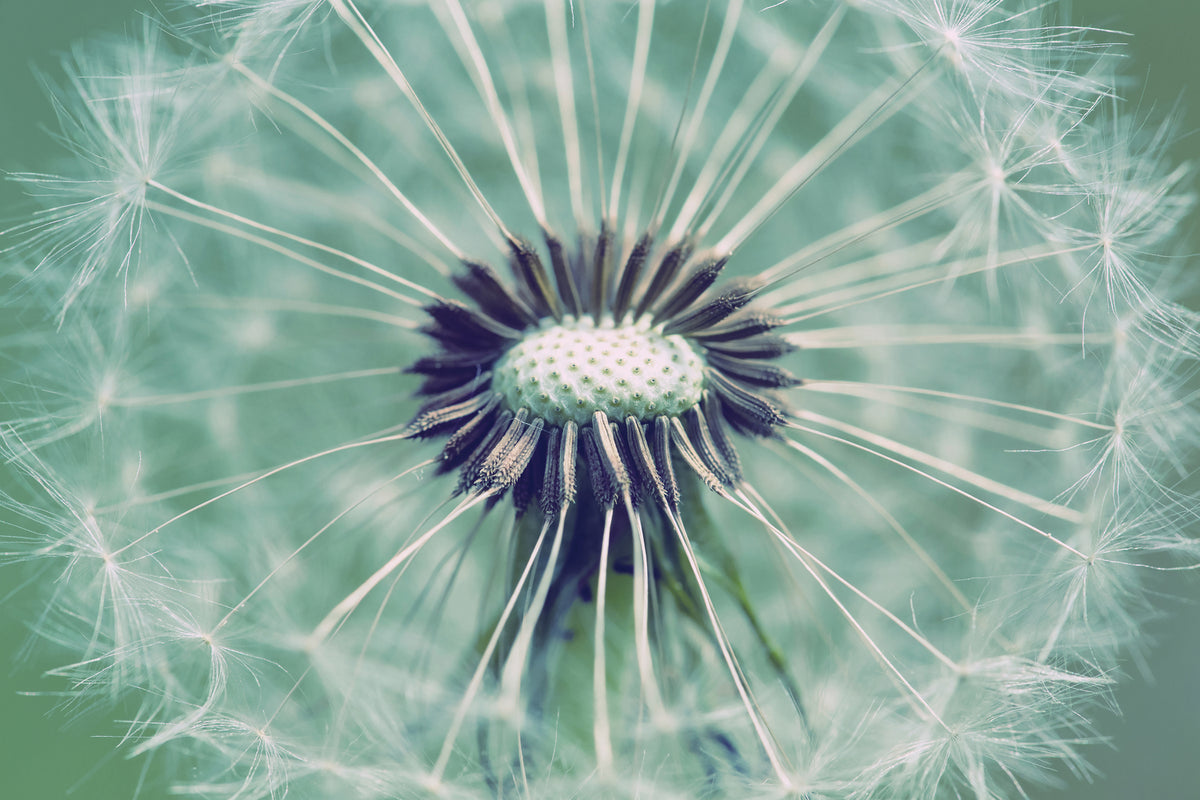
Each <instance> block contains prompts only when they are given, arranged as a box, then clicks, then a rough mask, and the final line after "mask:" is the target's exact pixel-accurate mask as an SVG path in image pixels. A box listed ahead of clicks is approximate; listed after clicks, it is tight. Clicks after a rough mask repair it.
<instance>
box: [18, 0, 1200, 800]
mask: <svg viewBox="0 0 1200 800" xmlns="http://www.w3.org/2000/svg"><path fill="white" fill-rule="evenodd" d="M772 1H773V0H772ZM796 1H801V0H796ZM763 4H764V5H769V4H770V3H768V2H767V0H763ZM155 5H156V4H155V3H152V2H148V0H40V2H31V1H29V0H0V169H3V170H8V171H14V170H22V169H39V168H40V169H45V168H46V167H47V166H48V165H49V163H50V162H49V159H51V158H52V157H53V156H54V155H55V154H56V153H55V145H54V143H53V141H52V140H51V139H50V137H49V135H48V131H50V130H52V129H53V122H54V114H53V111H52V109H51V107H50V104H49V103H48V102H47V100H46V98H45V95H44V93H43V92H42V90H41V87H40V86H39V84H38V83H37V81H36V80H35V78H34V73H33V67H37V68H39V69H42V70H45V71H46V72H48V73H49V74H50V75H54V74H55V69H56V63H57V58H56V55H57V54H58V53H61V52H63V51H65V50H66V49H67V48H68V47H69V46H70V45H71V43H72V42H74V41H77V40H79V39H82V38H86V37H91V36H95V35H97V34H101V33H104V32H108V33H121V32H123V31H131V32H136V31H137V30H138V29H139V28H140V26H141V22H140V21H139V20H138V18H137V16H136V15H137V14H138V13H150V12H152V11H153V9H154V7H155ZM1069 15H1070V16H1069V19H1070V21H1071V22H1073V23H1078V24H1086V25H1091V26H1094V27H1097V28H1105V29H1110V30H1120V31H1126V32H1128V33H1130V34H1132V37H1131V38H1130V39H1128V43H1127V45H1126V46H1125V47H1124V52H1125V53H1126V54H1127V56H1128V58H1129V59H1130V62H1131V64H1130V69H1129V73H1130V74H1131V75H1137V76H1143V77H1144V78H1145V80H1144V81H1143V82H1142V83H1141V84H1140V85H1139V84H1137V83H1131V84H1130V85H1129V86H1127V87H1125V89H1124V96H1125V97H1126V99H1127V100H1128V101H1129V102H1130V103H1131V104H1132V105H1134V106H1136V107H1137V108H1138V109H1140V110H1142V111H1144V112H1146V111H1153V112H1154V113H1165V112H1167V111H1170V110H1171V109H1173V108H1175V107H1176V106H1178V107H1179V108H1180V110H1181V112H1182V124H1181V126H1180V134H1181V135H1180V138H1179V140H1178V141H1177V142H1176V143H1175V146H1174V153H1175V157H1176V158H1177V159H1179V160H1189V161H1195V162H1200V55H1198V53H1197V44H1196V32H1197V31H1198V30H1200V0H1143V2H1141V3H1140V4H1135V3H1134V2H1131V0H1075V2H1074V3H1072V4H1071V5H1070V8H1069ZM1104 38H1109V37H1104ZM23 208H25V206H24V203H23V200H22V197H21V193H20V191H19V189H18V187H17V186H16V185H15V184H12V183H10V182H7V181H6V182H2V183H0V229H2V228H4V227H6V223H7V222H9V221H11V220H12V219H13V218H14V217H15V216H16V215H17V214H18V213H19V211H20V210H21V209H23ZM1197 221H1200V216H1198V215H1195V214H1194V215H1193V219H1192V225H1191V230H1190V231H1189V235H1190V239H1191V242H1193V244H1192V246H1190V247H1189V248H1188V249H1189V252H1192V253H1200V235H1197V227H1198V226H1197V225H1196V222H1197ZM1196 305H1200V298H1194V301H1193V306H1196ZM18 578H19V576H18V574H17V570H14V569H0V603H3V605H0V797H2V798H5V800H10V799H11V800H59V798H68V797H70V798H79V799H81V800H91V799H92V798H95V800H124V799H125V798H132V797H134V796H137V797H139V798H142V800H157V799H158V798H159V797H161V796H162V790H161V789H159V788H157V786H156V784H155V782H154V781H153V780H151V781H150V782H149V785H150V786H155V787H156V788H153V789H142V790H141V791H140V792H139V790H138V786H139V782H140V779H141V775H142V770H143V767H144V766H145V765H144V764H142V763H141V762H129V761H127V760H125V759H124V758H122V757H120V756H117V757H113V749H114V746H115V744H116V742H115V740H114V739H113V738H112V737H113V736H114V735H115V734H119V732H120V730H119V728H114V727H112V726H111V724H110V723H106V720H108V719H109V718H110V714H109V713H108V711H107V710H106V712H105V713H103V714H98V715H89V714H87V713H86V710H74V711H72V712H70V713H67V712H52V711H51V706H52V705H53V701H52V699H51V698H46V697H31V696H27V695H25V694H22V692H29V691H37V690H38V689H39V688H43V687H44V686H45V685H46V684H45V683H44V681H43V680H42V679H41V677H40V676H39V673H38V671H37V670H36V669H34V668H33V667H32V666H31V665H30V664H29V663H28V662H22V661H21V660H20V659H19V657H18V652H17V651H18V648H19V647H20V646H21V645H22V644H23V643H24V642H25V641H26V635H27V634H26V631H25V629H24V627H23V625H22V623H21V622H20V620H22V619H28V618H29V613H36V611H35V610H34V609H32V608H31V607H30V605H29V601H28V600H27V599H25V598H23V597H22V596H21V594H19V593H17V591H16V590H17V588H18V587H17V585H16V581H17V580H18ZM1162 590H1163V592H1164V594H1165V595H1167V596H1168V598H1169V599H1167V600H1165V601H1164V602H1165V605H1166V606H1168V607H1169V608H1170V609H1171V610H1173V611H1175V612H1177V613H1176V614H1174V615H1173V616H1172V617H1171V618H1170V619H1167V620H1164V621H1161V622H1158V623H1152V624H1150V625H1149V626H1148V633H1149V635H1150V636H1151V638H1152V639H1153V640H1154V641H1155V643H1156V644H1155V647H1154V650H1153V652H1152V657H1151V660H1150V669H1151V672H1152V680H1149V681H1148V680H1145V679H1144V677H1141V676H1138V675H1137V672H1138V667H1137V665H1135V664H1132V663H1131V664H1129V665H1128V667H1127V670H1128V671H1129V672H1130V673H1133V675H1132V677H1133V679H1132V680H1130V681H1128V683H1127V685H1126V686H1125V687H1124V688H1123V689H1122V690H1121V692H1120V702H1121V708H1122V712H1123V717H1122V718H1120V719H1109V720H1107V721H1106V724H1105V730H1106V731H1107V732H1109V733H1111V734H1112V736H1113V748H1114V749H1113V750H1111V751H1106V750H1102V749H1095V750H1093V751H1092V754H1091V755H1092V758H1093V761H1094V762H1095V763H1096V765H1097V766H1098V767H1099V769H1100V770H1101V771H1102V773H1103V777H1101V778H1100V779H1098V780H1097V781H1096V782H1095V783H1093V784H1088V783H1082V782H1078V781H1070V780H1069V779H1065V780H1067V783H1068V787H1067V789H1066V790H1065V791H1053V790H1047V791H1043V792H1041V793H1040V794H1039V795H1038V798H1039V800H1054V798H1059V799H1060V800H1085V799H1086V800H1140V799H1141V798H1150V799H1151V800H1197V799H1198V798H1200V769H1198V766H1200V590H1198V588H1197V581H1196V580H1195V579H1194V578H1192V579H1190V580H1189V579H1185V578H1178V579H1176V580H1173V581H1171V582H1165V583H1164V585H1163V586H1162ZM14 597H15V599H14ZM41 655H42V656H43V657H44V656H45V653H44V652H43V653H41ZM154 771H155V765H150V772H151V774H153V772H154ZM1068 778H1069V776H1068Z"/></svg>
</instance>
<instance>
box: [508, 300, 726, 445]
mask: <svg viewBox="0 0 1200 800" xmlns="http://www.w3.org/2000/svg"><path fill="white" fill-rule="evenodd" d="M493 374H494V378H493V381H494V386H495V388H496V390H497V391H499V392H500V393H501V394H503V395H504V398H505V400H506V401H507V403H508V407H509V408H510V409H512V410H514V411H515V410H517V409H520V408H528V409H529V410H530V412H532V414H533V415H534V416H536V417H541V418H542V419H544V420H546V422H548V423H550V424H552V425H562V424H564V423H566V422H567V420H574V421H575V423H576V424H578V425H585V424H588V423H590V422H591V421H592V415H593V414H594V413H595V412H597V411H603V412H604V413H605V414H607V415H608V416H609V417H612V418H613V419H625V418H626V417H629V416H633V417H636V418H637V419H640V420H651V419H654V418H655V417H659V416H662V415H664V414H665V415H668V416H674V415H677V414H680V413H682V412H684V411H686V410H687V409H689V408H691V407H692V406H694V405H696V404H697V403H699V402H700V395H701V392H702V391H703V389H704V362H703V361H702V360H701V358H700V356H699V355H697V354H696V351H694V350H693V349H692V348H691V347H690V346H689V345H688V343H687V342H686V341H685V340H684V338H683V337H682V336H663V335H662V334H660V333H657V332H655V331H653V330H649V329H647V328H644V327H641V326H636V325H622V326H616V327H614V326H612V325H611V324H608V325H605V324H602V325H600V326H599V327H597V326H596V325H595V323H594V322H593V321H592V319H591V318H590V317H583V318H580V319H573V318H567V319H566V320H564V321H563V322H561V323H552V324H547V325H543V326H542V328H541V329H539V330H537V331H536V332H534V333H530V334H529V335H528V336H526V337H525V339H524V340H522V341H521V342H520V343H519V344H517V345H515V346H514V347H513V348H512V349H511V350H509V351H508V352H507V353H506V354H505V355H504V357H503V358H501V359H500V361H499V362H497V364H496V367H495V371H494V373H493Z"/></svg>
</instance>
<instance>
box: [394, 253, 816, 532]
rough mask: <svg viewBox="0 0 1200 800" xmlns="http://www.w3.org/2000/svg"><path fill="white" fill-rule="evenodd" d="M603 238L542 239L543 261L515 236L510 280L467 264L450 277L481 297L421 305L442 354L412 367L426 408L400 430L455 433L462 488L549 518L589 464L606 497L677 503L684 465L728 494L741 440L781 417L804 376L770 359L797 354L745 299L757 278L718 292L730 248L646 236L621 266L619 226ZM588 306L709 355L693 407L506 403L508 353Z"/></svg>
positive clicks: (448, 464)
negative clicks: (704, 249)
mask: <svg viewBox="0 0 1200 800" xmlns="http://www.w3.org/2000/svg"><path fill="white" fill-rule="evenodd" d="M594 239H595V241H594V242H592V243H590V245H589V246H584V245H581V246H580V247H579V248H578V250H576V252H574V254H572V255H569V254H568V253H567V250H566V248H564V246H563V245H562V243H561V242H560V241H559V240H558V239H557V238H556V237H554V236H553V235H550V234H547V235H546V244H547V250H548V254H549V257H550V266H549V268H547V266H546V264H545V262H543V260H542V258H541V257H540V256H539V255H538V252H537V250H536V249H534V247H533V246H532V245H531V244H529V243H528V242H525V241H522V240H517V239H512V240H510V241H509V247H510V256H509V259H508V261H509V264H508V266H509V269H510V271H511V279H506V278H503V277H501V275H500V274H499V273H498V272H497V271H496V270H495V269H494V268H493V267H491V266H490V265H488V264H485V263H482V262H477V261H466V262H464V264H463V267H464V270H463V272H462V273H461V274H459V275H458V276H456V277H455V278H454V283H455V284H456V286H457V287H458V288H459V289H460V290H462V292H463V293H464V294H465V295H466V296H467V297H468V298H469V299H470V300H471V301H473V303H472V304H468V303H464V302H460V301H456V300H450V299H440V300H439V301H437V302H435V303H433V304H431V305H429V306H427V307H426V312H427V313H428V315H429V317H430V322H429V323H428V324H427V325H426V326H425V327H424V328H422V331H423V332H424V333H426V334H427V335H428V336H430V337H431V338H432V339H434V341H436V342H437V344H438V350H437V352H436V353H434V354H433V355H430V356H426V357H424V358H421V359H420V360H418V361H417V362H416V363H415V364H413V365H412V366H411V367H410V368H409V371H410V372H413V373H416V374H418V375H422V376H424V380H423V382H422V384H421V387H420V389H419V392H418V393H419V395H421V396H423V397H424V398H425V402H424V403H423V404H422V406H421V407H420V409H419V410H418V412H417V414H416V416H415V417H414V419H413V420H412V422H411V423H410V424H409V426H408V428H407V429H406V433H407V435H409V436H411V437H414V438H427V437H433V436H444V437H446V440H445V443H444V445H443V446H442V450H441V453H440V455H439V471H440V472H448V471H451V470H458V472H459V476H460V478H459V485H458V491H459V492H460V493H470V494H485V493H486V494H489V495H491V496H492V497H493V498H498V497H500V496H501V495H503V494H504V493H506V492H510V491H511V493H512V494H511V496H512V502H513V503H514V505H515V506H516V508H517V510H518V511H519V512H520V511H524V510H526V509H527V508H528V507H529V505H531V504H533V503H536V505H537V507H538V509H539V510H540V511H541V512H542V513H543V514H545V515H547V516H550V515H555V514H558V513H560V512H563V511H565V509H567V508H568V507H569V506H570V504H571V503H573V502H574V501H575V495H576V488H577V475H578V474H579V473H580V472H583V473H586V475H587V483H586V488H587V489H588V490H589V491H590V492H591V495H592V498H593V499H594V500H595V502H596V503H597V504H598V505H599V506H600V507H604V508H611V507H613V505H615V504H616V503H618V502H623V501H624V500H625V499H629V500H630V501H631V502H633V503H649V504H653V505H656V506H658V507H659V508H661V509H662V510H663V511H665V512H667V513H674V512H675V510H676V509H677V506H678V502H679V483H678V481H677V479H676V475H675V468H676V464H684V465H686V466H687V467H688V468H689V469H691V470H692V471H694V472H695V474H696V475H697V476H699V478H700V479H701V480H702V481H703V482H704V483H705V484H706V485H707V486H708V487H709V488H711V489H713V490H715V491H722V490H723V489H724V488H725V487H732V486H734V485H735V484H737V483H738V482H739V481H740V480H741V466H740V460H739V458H738V454H737V450H736V449H735V447H734V444H733V439H732V434H733V433H739V434H743V435H747V436H758V437H771V436H774V435H775V434H776V428H777V427H778V426H780V425H782V424H783V423H784V421H785V417H786V410H785V405H784V403H783V402H782V399H781V398H780V397H779V395H778V392H777V390H779V389H783V388H787V387H790V386H794V385H796V384H797V383H798V382H799V381H798V380H797V379H796V378H795V377H793V376H792V375H791V374H790V373H789V372H787V371H786V370H784V369H783V368H782V367H779V366H778V365H776V364H773V363H771V361H772V360H773V359H776V358H778V357H779V356H781V355H783V354H785V353H787V352H789V351H790V350H791V349H792V348H791V345H789V344H788V342H787V341H786V340H785V339H783V338H782V337H780V336H778V335H777V334H775V333H773V332H772V331H773V329H774V328H775V327H777V326H778V325H779V324H780V323H779V320H778V319H777V318H776V317H774V316H773V315H771V314H768V313H764V312H762V311H756V310H754V309H752V308H749V307H748V306H749V304H750V303H751V301H752V300H753V299H754V297H755V296H756V295H757V293H758V290H759V288H760V287H759V286H758V285H757V284H756V283H755V282H754V281H734V282H730V283H729V284H728V285H727V286H726V288H724V289H723V290H718V291H710V289H712V287H713V284H714V283H715V282H716V280H717V278H718V277H719V276H720V273H721V271H722V269H723V268H724V266H725V264H726V261H727V257H711V256H705V255H695V254H694V253H693V247H692V245H691V244H690V243H687V242H685V243H680V244H675V245H673V246H669V247H666V248H665V249H664V250H663V251H662V252H661V253H660V254H656V253H655V246H654V240H653V238H652V237H651V236H650V235H649V234H647V235H644V236H643V237H641V238H640V239H639V240H638V241H637V243H636V244H635V245H634V247H633V248H632V249H631V250H630V252H629V254H628V256H627V257H626V258H625V260H624V262H623V263H621V264H617V263H616V256H615V248H614V241H613V236H612V234H611V232H609V231H608V230H607V229H602V232H601V234H600V235H599V236H598V237H594ZM585 316H590V317H591V318H592V319H593V320H594V323H595V325H597V326H599V325H601V324H602V323H603V324H605V325H606V326H607V327H608V328H609V329H612V328H614V327H615V328H616V329H617V330H621V329H622V328H623V327H624V326H633V325H634V324H635V323H639V324H640V325H641V326H642V328H643V329H645V328H646V327H647V325H646V323H647V321H648V323H649V327H650V328H653V329H654V330H655V331H656V332H658V333H659V334H661V335H662V336H664V337H672V336H678V337H683V339H684V340H685V341H686V342H687V344H688V345H689V346H690V347H691V348H692V349H693V350H694V351H695V352H697V353H699V354H701V356H702V358H703V361H704V366H703V389H702V391H701V392H700V396H699V400H698V402H696V403H695V404H693V405H691V406H690V407H688V408H686V409H682V410H680V409H678V408H677V409H675V413H670V414H659V415H656V416H648V417H644V418H643V417H639V416H635V415H633V414H628V415H626V416H620V415H618V416H616V417H615V418H614V417H612V416H610V415H609V414H608V413H606V412H605V410H601V409H597V410H595V411H594V412H593V413H591V415H590V418H587V417H585V420H586V421H577V420H576V419H569V418H565V417H563V418H559V419H558V420H557V421H553V422H552V421H548V420H547V419H544V418H543V417H540V416H537V415H536V414H534V413H533V412H532V411H531V410H530V408H528V407H525V406H521V407H512V406H513V403H512V402H511V401H510V399H509V398H511V396H512V394H511V393H509V395H508V396H506V395H505V394H504V393H503V392H501V391H499V390H498V386H497V381H496V380H495V375H496V370H497V364H498V362H501V361H502V359H503V358H504V356H505V355H506V354H507V353H508V352H509V351H510V350H511V349H513V348H514V347H516V346H518V345H519V344H520V343H522V342H524V341H526V339H527V338H529V337H531V336H532V335H534V334H535V333H536V332H538V331H540V330H543V329H544V327H545V325H546V324H547V323H548V322H549V321H556V322H559V323H562V322H563V321H564V320H567V321H570V320H573V319H579V318H582V317H585ZM548 416H549V415H548ZM581 464H582V466H580V465H581Z"/></svg>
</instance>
